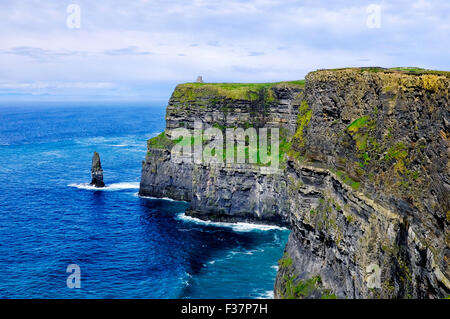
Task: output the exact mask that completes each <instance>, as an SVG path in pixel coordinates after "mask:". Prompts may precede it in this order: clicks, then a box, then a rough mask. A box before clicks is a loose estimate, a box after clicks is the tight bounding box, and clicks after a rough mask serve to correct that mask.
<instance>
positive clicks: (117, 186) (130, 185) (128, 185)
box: [67, 182, 139, 191]
mask: <svg viewBox="0 0 450 319" xmlns="http://www.w3.org/2000/svg"><path fill="white" fill-rule="evenodd" d="M67 186H69V187H75V188H78V189H86V190H93V191H119V190H124V189H139V182H123V183H113V184H110V185H106V186H105V187H102V188H98V187H95V186H92V185H89V184H88V183H83V184H69V185H67Z"/></svg>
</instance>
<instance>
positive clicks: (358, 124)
mask: <svg viewBox="0 0 450 319" xmlns="http://www.w3.org/2000/svg"><path fill="white" fill-rule="evenodd" d="M368 122H369V117H368V116H363V117H360V118H359V119H356V120H354V121H353V122H352V123H351V124H350V125H349V126H347V130H348V131H349V132H352V133H356V132H358V131H359V130H360V129H361V128H363V127H366V126H367V123H368Z"/></svg>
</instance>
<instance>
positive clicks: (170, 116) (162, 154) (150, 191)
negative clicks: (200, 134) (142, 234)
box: [140, 81, 304, 225]
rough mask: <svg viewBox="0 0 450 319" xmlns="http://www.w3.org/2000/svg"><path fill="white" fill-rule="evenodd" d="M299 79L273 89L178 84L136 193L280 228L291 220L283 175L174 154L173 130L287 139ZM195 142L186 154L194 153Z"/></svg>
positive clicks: (199, 212)
mask: <svg viewBox="0 0 450 319" xmlns="http://www.w3.org/2000/svg"><path fill="white" fill-rule="evenodd" d="M303 85H304V83H303V81H297V82H281V83H271V84H202V83H188V84H183V85H179V86H177V88H176V89H175V91H174V93H173V94H172V97H171V99H170V101H169V105H168V107H167V114H166V130H165V132H164V133H162V134H161V135H159V136H158V137H156V138H154V139H152V140H150V141H149V145H148V148H149V151H148V154H147V157H146V160H145V161H144V163H143V168H142V178H141V186H140V195H142V196H154V197H171V198H174V199H178V200H187V201H191V208H190V210H189V211H188V212H187V213H188V214H189V215H192V216H195V217H198V218H201V219H212V220H218V221H224V220H227V221H252V222H260V223H272V224H284V225H287V221H288V203H287V202H286V201H280V200H279V198H286V191H287V188H286V186H287V184H286V182H285V178H284V176H283V175H282V174H280V173H279V174H272V173H267V172H266V169H265V167H264V166H262V165H257V164H250V163H241V164H226V165H213V164H208V163H203V162H201V163H196V164H194V162H193V161H192V159H193V158H192V156H191V155H192V153H187V154H179V153H175V152H171V148H172V146H173V142H172V141H171V140H170V138H171V137H172V132H173V130H174V129H178V128H186V129H187V130H189V132H191V133H192V134H193V135H194V124H195V122H198V123H200V124H201V129H203V130H204V129H207V128H210V127H215V128H218V129H220V130H221V131H223V132H225V131H226V129H227V128H236V127H240V128H248V127H254V128H256V129H258V128H261V127H266V128H271V127H276V128H279V129H280V135H281V138H282V139H285V140H286V139H287V138H288V137H289V136H291V135H292V134H293V132H294V131H295V129H296V116H297V110H298V103H299V102H300V97H301V92H302V89H303ZM193 147H194V145H192V148H191V151H193Z"/></svg>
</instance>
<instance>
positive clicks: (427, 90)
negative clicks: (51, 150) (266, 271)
mask: <svg viewBox="0 0 450 319" xmlns="http://www.w3.org/2000/svg"><path fill="white" fill-rule="evenodd" d="M449 90H450V79H449V78H448V77H447V76H444V75H437V74H419V75H414V74H403V73H395V72H389V71H388V70H382V69H342V70H323V71H317V72H311V73H309V74H308V75H307V77H306V84H305V87H304V88H299V87H296V86H290V85H286V84H283V85H275V86H272V87H270V88H269V89H267V90H265V91H264V90H260V91H259V92H256V91H255V90H254V89H253V88H251V89H249V91H248V92H246V93H247V96H248V97H249V98H244V97H245V94H244V95H243V94H237V93H236V92H234V93H236V94H234V95H227V94H228V93H227V92H230V91H229V90H228V89H227V90H222V91H220V90H219V89H218V88H217V86H211V87H208V85H207V84H205V85H202V86H198V87H197V89H196V87H195V86H190V85H180V86H178V87H177V88H176V89H175V91H174V93H173V95H172V97H171V99H170V101H169V105H168V107H167V113H166V135H167V136H169V137H170V135H171V133H170V132H171V130H173V129H176V128H179V127H184V128H187V129H189V130H193V128H194V121H195V120H200V121H202V122H203V125H204V127H206V128H207V127H211V126H214V127H221V128H224V127H233V126H236V127H246V126H247V125H248V124H250V125H251V126H253V127H256V128H258V127H263V126H267V127H281V128H282V129H283V130H285V132H287V133H286V134H287V137H288V139H289V150H288V151H287V152H286V154H287V161H286V162H285V163H283V165H282V172H281V174H266V173H264V171H263V170H262V169H261V168H260V167H257V166H255V165H250V164H241V165H237V164H236V165H226V166H217V165H207V164H203V163H202V164H194V163H193V162H188V161H185V162H183V161H180V158H177V155H176V154H174V153H173V152H171V149H159V150H157V149H152V148H150V147H149V152H148V154H147V157H146V160H145V162H144V163H143V168H142V178H141V186H140V194H141V195H147V196H155V197H171V198H174V199H183V200H189V201H190V202H191V207H190V210H189V211H188V212H187V214H189V215H191V216H195V217H198V218H201V219H208V220H217V221H229V222H237V221H251V222H256V223H271V224H278V225H289V227H290V229H291V230H292V232H291V235H290V238H289V242H288V244H287V246H286V249H285V256H284V257H283V261H282V262H280V268H279V272H278V275H277V279H276V283H275V287H274V288H275V289H274V290H275V297H276V298H286V297H292V296H294V297H302V296H309V297H319V296H320V295H326V296H334V295H336V296H337V297H340V298H443V297H446V296H448V295H450V266H449V265H450V259H449V258H450V257H449V256H450V248H449V247H450V194H449V192H450V189H449V188H450V174H449V161H448V158H449V155H448V154H449V149H450V132H449V123H450V108H449ZM238 93H239V92H238ZM250 97H252V98H250ZM149 145H151V143H150V144H149ZM375 275H376V277H377V278H375V277H374V276H375ZM312 282H313V283H314V285H312V286H314V287H312V288H311V291H308V292H309V293H308V294H306V293H305V294H303V293H302V294H297V293H295V291H292V289H293V287H294V286H295V287H297V286H298V287H300V286H305V284H308V283H312ZM306 286H308V285H306ZM294 290H295V289H294Z"/></svg>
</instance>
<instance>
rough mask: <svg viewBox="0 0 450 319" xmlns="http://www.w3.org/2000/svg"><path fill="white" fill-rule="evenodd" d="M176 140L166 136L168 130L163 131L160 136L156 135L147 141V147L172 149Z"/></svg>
mask: <svg viewBox="0 0 450 319" xmlns="http://www.w3.org/2000/svg"><path fill="white" fill-rule="evenodd" d="M173 145H174V142H173V141H172V140H170V139H169V138H168V137H167V136H166V132H162V133H161V134H159V135H158V136H155V137H153V138H151V139H149V140H148V141H147V147H148V148H149V149H150V148H158V149H171V148H172V146H173Z"/></svg>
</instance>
